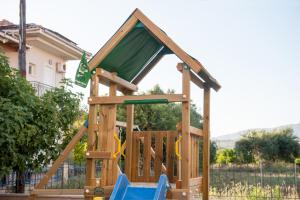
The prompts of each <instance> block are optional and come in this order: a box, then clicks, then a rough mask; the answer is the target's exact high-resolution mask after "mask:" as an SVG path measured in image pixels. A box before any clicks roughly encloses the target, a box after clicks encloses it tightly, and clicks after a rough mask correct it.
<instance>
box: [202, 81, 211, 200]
mask: <svg viewBox="0 0 300 200" xmlns="http://www.w3.org/2000/svg"><path fill="white" fill-rule="evenodd" d="M203 100H204V101H203V200H208V199H209V164H210V162H209V157H210V155H209V154H210V140H209V138H210V130H209V120H210V88H209V86H207V85H205V87H204V99H203Z"/></svg>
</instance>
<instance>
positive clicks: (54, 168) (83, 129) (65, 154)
mask: <svg viewBox="0 0 300 200" xmlns="http://www.w3.org/2000/svg"><path fill="white" fill-rule="evenodd" d="M86 131H87V128H86V127H85V126H82V127H81V128H80V129H79V131H78V132H77V133H76V135H75V136H74V137H73V139H72V140H71V141H70V143H69V144H68V145H67V146H66V148H65V149H64V150H63V152H62V153H61V154H60V155H59V157H58V158H57V159H56V160H55V162H54V163H53V164H52V166H51V168H50V169H49V170H48V172H47V173H46V174H45V175H44V176H43V178H42V179H41V180H40V182H39V183H38V184H37V185H36V186H35V189H43V187H45V185H47V183H48V181H49V179H50V178H51V177H52V176H53V175H54V174H55V172H56V171H57V169H58V168H59V166H60V165H61V164H62V163H63V162H64V161H65V159H66V158H67V157H68V155H69V153H70V152H71V151H72V149H74V147H75V145H76V144H77V143H78V142H79V140H80V139H81V138H82V137H83V135H84V133H85V132H86Z"/></svg>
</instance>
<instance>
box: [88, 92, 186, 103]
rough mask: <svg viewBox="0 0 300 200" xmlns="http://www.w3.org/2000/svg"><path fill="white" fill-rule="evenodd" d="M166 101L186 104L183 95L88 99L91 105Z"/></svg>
mask: <svg viewBox="0 0 300 200" xmlns="http://www.w3.org/2000/svg"><path fill="white" fill-rule="evenodd" d="M150 99H167V100H168V101H169V102H186V101H188V99H187V98H185V95H184V94H164V95H140V96H133V95H132V96H106V97H90V98H89V100H88V103H89V104H90V105H93V104H123V103H124V101H126V100H150Z"/></svg>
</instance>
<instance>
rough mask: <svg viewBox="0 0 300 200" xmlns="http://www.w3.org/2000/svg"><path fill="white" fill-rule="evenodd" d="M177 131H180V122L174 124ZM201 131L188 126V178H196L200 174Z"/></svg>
mask: <svg viewBox="0 0 300 200" xmlns="http://www.w3.org/2000/svg"><path fill="white" fill-rule="evenodd" d="M176 128H177V131H179V132H181V130H182V125H181V122H180V123H178V124H177V125H176ZM202 137H203V132H202V129H199V128H195V127H193V126H190V138H191V140H190V148H191V149H190V150H191V159H190V160H191V163H190V166H191V174H190V178H197V177H199V175H200V172H199V171H200V166H199V165H200V160H199V155H200V140H202Z"/></svg>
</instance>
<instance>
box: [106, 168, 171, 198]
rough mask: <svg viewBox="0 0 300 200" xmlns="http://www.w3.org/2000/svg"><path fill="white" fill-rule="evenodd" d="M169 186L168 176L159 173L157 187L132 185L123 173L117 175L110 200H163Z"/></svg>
mask: <svg viewBox="0 0 300 200" xmlns="http://www.w3.org/2000/svg"><path fill="white" fill-rule="evenodd" d="M168 188H169V183H168V178H167V176H166V175H164V174H163V175H161V176H160V177H159V181H158V184H157V187H145V186H133V185H131V184H130V182H129V181H128V179H127V177H126V175H125V174H121V175H120V176H119V177H118V180H117V182H116V185H115V188H114V190H113V192H112V194H111V196H110V198H109V199H110V200H141V199H142V200H165V199H166V195H167V190H168Z"/></svg>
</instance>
